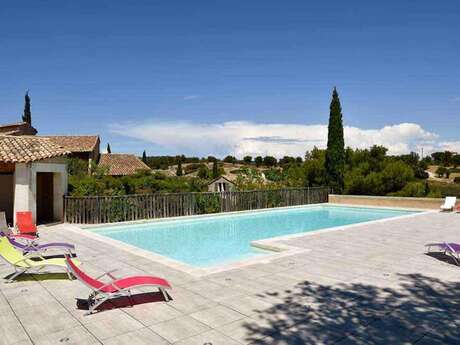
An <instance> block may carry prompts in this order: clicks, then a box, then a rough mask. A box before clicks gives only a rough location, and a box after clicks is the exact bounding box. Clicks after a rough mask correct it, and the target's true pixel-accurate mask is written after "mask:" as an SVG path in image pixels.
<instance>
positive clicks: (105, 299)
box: [85, 296, 109, 315]
mask: <svg viewBox="0 0 460 345" xmlns="http://www.w3.org/2000/svg"><path fill="white" fill-rule="evenodd" d="M108 299H109V296H104V297H102V298H100V299H99V300H94V304H91V299H88V303H89V305H88V309H89V312H88V313H86V314H85V315H91V314H92V313H93V312H94V310H95V309H96V308H97V307H99V306H100V305H101V304H102V303H104V302H105V301H107V300H108Z"/></svg>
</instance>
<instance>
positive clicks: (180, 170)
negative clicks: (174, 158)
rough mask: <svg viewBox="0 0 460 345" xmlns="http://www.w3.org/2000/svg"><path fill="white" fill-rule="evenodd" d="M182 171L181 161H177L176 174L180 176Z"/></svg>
mask: <svg viewBox="0 0 460 345" xmlns="http://www.w3.org/2000/svg"><path fill="white" fill-rule="evenodd" d="M183 174H184V173H183V171H182V162H181V161H179V163H177V170H176V176H182V175H183Z"/></svg>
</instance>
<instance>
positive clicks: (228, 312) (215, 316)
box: [190, 305, 244, 328]
mask: <svg viewBox="0 0 460 345" xmlns="http://www.w3.org/2000/svg"><path fill="white" fill-rule="evenodd" d="M190 316H191V317H193V318H194V319H197V320H198V321H201V322H202V323H204V324H206V325H208V326H210V327H212V328H215V327H219V326H222V325H225V324H227V323H230V322H233V321H236V320H239V319H242V318H243V317H244V315H242V314H240V313H238V312H236V311H234V310H233V309H230V308H227V307H225V306H223V305H218V306H215V307H211V308H208V309H203V310H200V311H197V312H195V313H193V314H190Z"/></svg>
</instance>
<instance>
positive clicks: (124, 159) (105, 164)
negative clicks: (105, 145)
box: [98, 153, 150, 176]
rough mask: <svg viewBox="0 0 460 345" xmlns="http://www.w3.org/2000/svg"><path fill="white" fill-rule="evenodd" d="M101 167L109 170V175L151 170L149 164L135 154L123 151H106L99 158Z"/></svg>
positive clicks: (131, 173)
mask: <svg viewBox="0 0 460 345" xmlns="http://www.w3.org/2000/svg"><path fill="white" fill-rule="evenodd" d="M98 165H99V166H100V167H102V168H106V169H107V170H108V172H107V175H112V176H123V175H133V174H135V173H136V172H138V171H139V170H150V168H149V166H148V165H146V164H145V163H144V162H143V161H141V160H140V159H139V158H137V157H136V156H135V155H128V154H122V153H104V154H101V158H100V160H99V164H98Z"/></svg>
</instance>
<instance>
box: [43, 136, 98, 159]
mask: <svg viewBox="0 0 460 345" xmlns="http://www.w3.org/2000/svg"><path fill="white" fill-rule="evenodd" d="M43 138H48V139H50V140H51V141H52V142H53V143H55V144H56V145H59V146H62V147H64V148H66V149H67V150H68V151H69V152H70V154H69V155H68V156H69V157H70V158H79V159H83V160H85V161H88V164H91V162H95V163H97V162H98V161H99V152H100V150H99V147H100V143H101V140H100V138H99V136H98V135H48V136H44V137H43Z"/></svg>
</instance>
